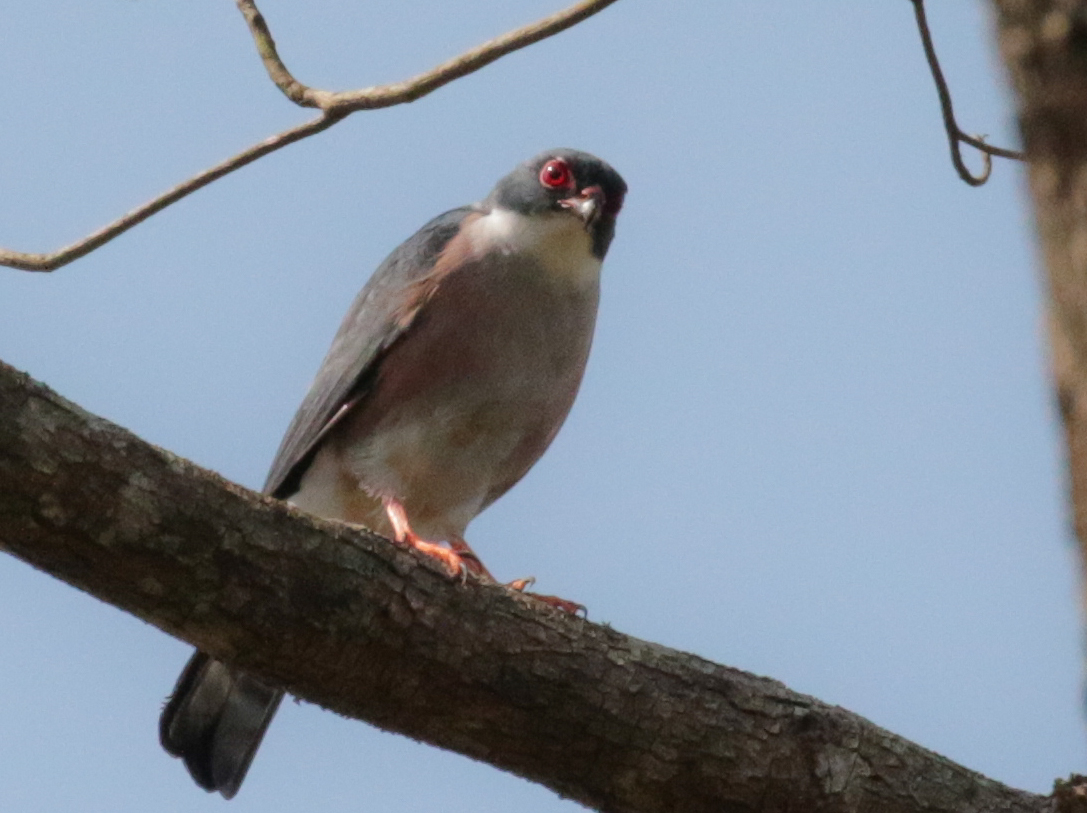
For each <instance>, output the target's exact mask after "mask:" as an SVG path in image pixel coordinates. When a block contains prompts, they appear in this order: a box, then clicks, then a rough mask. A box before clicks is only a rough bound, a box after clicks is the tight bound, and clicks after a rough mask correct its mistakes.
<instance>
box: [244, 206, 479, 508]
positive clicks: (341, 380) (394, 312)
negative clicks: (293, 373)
mask: <svg viewBox="0 0 1087 813" xmlns="http://www.w3.org/2000/svg"><path fill="white" fill-rule="evenodd" d="M474 211H475V210H474V208H473V207H470V206H465V207H461V208H459V209H453V210H452V211H449V212H446V213H445V214H442V215H439V216H438V217H436V218H434V219H433V220H431V221H430V222H429V223H427V224H426V225H425V226H423V228H421V229H420V230H419V231H417V232H416V233H415V234H414V235H412V236H411V237H410V238H408V240H406V241H405V242H404V243H402V244H401V245H400V246H399V247H398V248H397V249H396V250H395V251H393V253H392V254H390V255H389V256H388V257H387V258H386V259H385V261H384V262H383V263H382V264H381V265H380V266H378V269H377V271H375V272H374V275H373V276H372V277H370V280H369V281H368V282H367V283H366V285H365V286H364V287H363V289H362V290H361V291H359V294H358V296H357V297H355V301H354V302H353V303H352V304H351V307H350V308H349V309H348V311H347V315H346V316H345V317H344V320H343V323H342V324H341V325H340V329H339V330H338V331H337V333H336V337H335V338H334V339H333V340H332V347H330V348H329V351H328V354H327V355H326V356H325V359H324V361H323V362H321V367H320V369H318V371H317V376H316V377H315V378H314V380H313V384H312V386H311V387H310V390H309V393H307V395H306V397H305V400H303V401H302V405H301V406H300V407H299V408H298V412H297V413H295V416H294V419H293V420H292V421H291V425H290V427H289V428H288V429H287V434H286V435H284V437H283V441H282V443H281V444H280V446H279V451H278V452H276V456H275V460H274V461H273V462H272V467H271V470H270V471H269V472H268V479H267V480H266V481H265V484H264V493H266V494H271V495H272V496H275V497H279V498H280V499H285V498H287V497H289V496H290V495H291V494H293V493H294V492H296V491H297V490H298V487H299V482H300V480H301V479H302V475H303V474H305V471H306V469H307V468H308V467H309V464H310V462H311V461H312V459H313V455H314V454H315V452H316V451H317V447H318V445H319V444H320V442H321V440H322V439H323V438H324V437H325V435H327V433H328V431H329V430H330V429H331V428H332V427H333V426H335V425H336V423H338V422H339V421H340V420H341V419H342V418H343V417H344V416H345V415H346V414H347V413H348V412H350V411H351V409H353V408H354V406H355V405H356V404H358V402H359V401H361V400H362V399H363V397H364V396H365V394H366V390H367V387H368V384H369V381H370V380H371V379H372V377H373V373H374V371H375V370H376V368H377V365H378V363H379V361H380V359H381V356H382V354H383V353H384V351H385V350H387V349H388V347H389V346H390V345H391V344H392V343H393V342H394V341H396V339H397V338H399V337H400V335H401V334H403V333H404V331H405V330H406V329H407V328H408V327H409V326H410V325H411V322H412V320H413V319H414V318H415V315H416V312H417V311H418V309H419V303H420V301H421V300H420V291H419V288H418V285H419V284H420V283H423V282H424V281H425V280H426V278H427V275H428V274H429V273H430V272H431V271H432V269H433V268H434V264H435V262H436V261H437V259H438V258H439V257H440V256H441V254H442V251H443V250H444V249H445V247H446V246H447V245H448V244H449V241H450V240H452V239H453V237H454V236H455V235H456V234H457V232H458V231H459V230H460V227H461V223H462V222H463V221H464V219H465V218H466V217H468V216H469V215H471V214H472V213H473V212H474Z"/></svg>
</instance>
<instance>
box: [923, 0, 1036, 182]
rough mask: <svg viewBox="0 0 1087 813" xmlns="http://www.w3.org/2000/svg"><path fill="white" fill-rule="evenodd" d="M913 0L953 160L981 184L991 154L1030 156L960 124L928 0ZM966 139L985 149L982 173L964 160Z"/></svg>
mask: <svg viewBox="0 0 1087 813" xmlns="http://www.w3.org/2000/svg"><path fill="white" fill-rule="evenodd" d="M910 2H911V3H913V13H914V16H915V17H916V18H917V30H918V31H919V32H920V33H921V44H922V45H923V46H924V49H925V59H926V60H928V67H929V71H931V72H932V79H933V81H934V82H935V83H936V92H937V93H938V94H939V96H940V110H941V112H942V113H943V117H944V129H945V130H946V131H947V141H948V144H949V145H950V147H951V163H952V164H954V165H955V171H956V172H958V173H959V177H960V178H962V179H963V180H964V181H966V183H968V184H970V186H981V185H982V184H984V183H985V182H986V181H987V180H989V176H990V175H991V174H992V171H993V159H992V157H991V156H994V155H995V156H997V157H999V158H1012V159H1014V160H1016V161H1024V160H1026V157H1025V156H1024V155H1023V153H1021V152H1019V151H1018V150H1006V149H1004V148H1002V147H993V146H991V145H989V144H986V143H985V137H984V136H971V135H968V134H966V133H964V132H963V131H962V129H961V128H960V127H959V125H958V122H956V121H955V111H954V110H953V109H952V106H951V91H950V90H948V88H947V81H946V80H945V79H944V72H943V70H942V69H941V68H940V60H939V58H938V57H937V56H936V48H935V46H934V45H933V44H932V32H931V31H930V30H929V27H928V18H927V16H926V15H925V0H910ZM963 143H965V144H969V145H970V146H971V147H973V148H974V149H976V150H978V151H979V152H981V156H982V158H983V159H984V161H985V166H984V168H983V169H982V170H981V174H980V175H974V174H973V173H971V172H970V170H969V168H968V167H967V166H966V163H965V162H964V161H963V160H962V150H960V149H959V145H960V144H963Z"/></svg>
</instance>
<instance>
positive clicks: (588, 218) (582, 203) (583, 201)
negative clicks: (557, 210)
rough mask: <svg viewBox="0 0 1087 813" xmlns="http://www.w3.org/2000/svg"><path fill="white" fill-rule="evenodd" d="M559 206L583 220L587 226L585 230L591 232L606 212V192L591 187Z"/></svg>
mask: <svg viewBox="0 0 1087 813" xmlns="http://www.w3.org/2000/svg"><path fill="white" fill-rule="evenodd" d="M559 206H561V207H562V208H563V209H569V210H570V211H571V212H573V213H574V214H576V215H577V216H578V217H580V218H581V221H582V222H583V223H584V224H585V230H586V231H588V230H590V229H591V228H592V227H593V225H594V224H595V223H596V221H597V220H599V219H600V215H601V213H602V212H603V211H604V190H603V189H601V188H600V187H599V186H590V187H587V188H585V189H583V190H581V193H580V194H579V195H577V197H573V198H566V199H564V200H560V201H559Z"/></svg>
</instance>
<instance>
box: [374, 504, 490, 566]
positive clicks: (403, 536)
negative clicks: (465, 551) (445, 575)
mask: <svg viewBox="0 0 1087 813" xmlns="http://www.w3.org/2000/svg"><path fill="white" fill-rule="evenodd" d="M381 502H382V505H384V506H385V514H386V515H387V516H388V517H389V524H391V525H392V526H393V540H394V541H396V542H399V543H400V544H402V545H407V546H409V547H412V548H415V549H416V550H417V551H419V552H420V553H425V554H426V555H427V556H430V557H433V558H434V559H437V560H438V561H439V562H441V563H442V564H443V565H445V566H446V567H447V568H448V569H449V574H450V575H451V576H457V575H461V576H463V575H465V574H466V573H468V572H469V570H470V569H471V568H470V567H469V566H468V565H467V564H466V563H465V561H464V559H462V558H461V555H460V554H459V553H457V552H456V551H454V550H450V549H449V548H447V547H444V546H442V545H439V544H437V543H435V542H427V541H426V540H425V539H423V538H422V537H421V536H419V534H417V533H415V531H413V530H412V529H411V524H410V523H409V522H408V515H407V513H406V512H405V511H404V506H402V505H401V504H400V503H399V501H397V500H394V499H393V498H391V497H386V498H384V499H383V500H382V501H381ZM474 555H475V554H473V556H474ZM476 561H477V562H478V560H476Z"/></svg>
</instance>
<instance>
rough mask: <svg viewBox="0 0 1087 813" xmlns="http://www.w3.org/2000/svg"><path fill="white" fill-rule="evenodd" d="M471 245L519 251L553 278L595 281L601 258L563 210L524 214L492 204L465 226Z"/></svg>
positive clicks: (578, 224) (482, 250)
mask: <svg viewBox="0 0 1087 813" xmlns="http://www.w3.org/2000/svg"><path fill="white" fill-rule="evenodd" d="M467 232H468V239H469V240H470V241H471V244H472V248H473V249H474V250H475V251H477V252H479V253H480V254H484V253H488V252H491V251H500V252H502V253H504V254H522V255H527V256H529V257H532V258H533V259H534V260H536V261H537V262H539V263H540V265H541V266H543V267H544V269H545V270H546V271H547V272H548V274H549V275H551V276H552V277H554V278H555V280H556V281H563V282H567V283H574V284H576V285H579V286H582V285H596V284H597V283H598V282H599V280H600V260H599V259H597V258H596V256H594V255H593V251H592V237H590V236H589V233H588V232H587V231H586V230H585V227H584V226H583V225H582V223H581V221H580V220H578V218H577V217H575V216H573V215H570V214H568V213H566V212H547V213H542V214H537V215H523V214H521V213H519V212H514V211H511V210H510V209H501V208H497V207H496V208H494V209H492V210H491V211H489V212H487V213H486V214H485V215H483V216H482V217H481V218H479V219H478V220H476V221H474V222H473V223H472V224H471V225H470V226H469V227H468V228H467Z"/></svg>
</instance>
